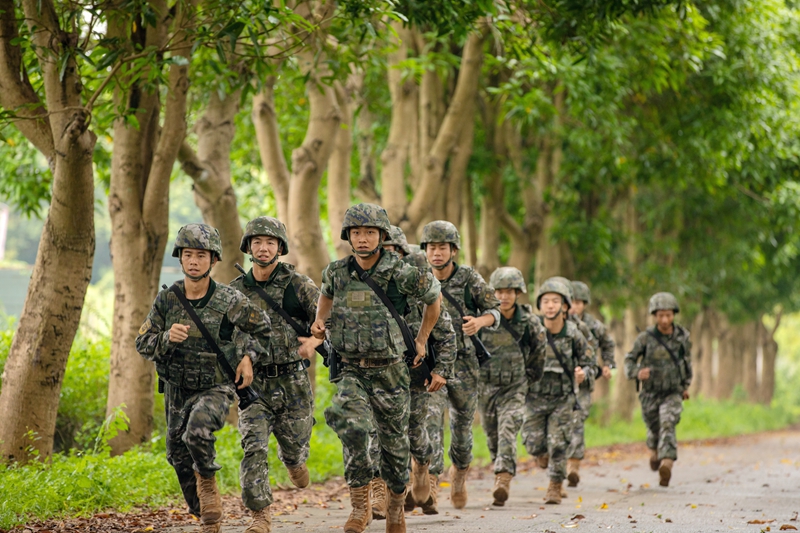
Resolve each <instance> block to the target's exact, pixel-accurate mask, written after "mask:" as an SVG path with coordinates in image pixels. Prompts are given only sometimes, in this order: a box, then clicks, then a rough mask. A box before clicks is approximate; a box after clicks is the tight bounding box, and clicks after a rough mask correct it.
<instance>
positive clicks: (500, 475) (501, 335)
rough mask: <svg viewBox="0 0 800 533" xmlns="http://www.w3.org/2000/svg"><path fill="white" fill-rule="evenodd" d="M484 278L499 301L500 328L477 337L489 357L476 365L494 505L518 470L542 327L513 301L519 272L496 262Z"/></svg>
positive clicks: (538, 372) (520, 283) (521, 285)
mask: <svg viewBox="0 0 800 533" xmlns="http://www.w3.org/2000/svg"><path fill="white" fill-rule="evenodd" d="M489 284H490V285H491V286H492V287H494V295H495V296H496V297H497V299H498V300H499V301H500V326H501V327H500V328H499V329H498V330H497V331H489V330H484V331H482V332H481V338H482V339H483V341H484V343H485V344H486V348H487V349H488V350H489V353H491V354H492V358H491V359H490V360H489V361H488V362H487V363H486V364H485V365H483V367H482V368H481V370H480V399H479V402H480V412H481V420H482V422H483V429H484V431H485V432H486V442H487V444H488V446H489V452H490V453H491V456H492V462H493V463H494V475H495V478H494V491H493V493H492V496H493V497H494V502H493V505H498V506H502V505H505V502H506V500H508V495H509V491H510V485H511V478H512V477H514V475H515V474H516V472H517V433H519V430H520V428H521V427H522V418H523V415H524V414H525V395H526V394H527V392H528V379H529V377H528V376H530V378H531V379H532V381H537V380H538V379H539V378H541V376H542V371H543V367H544V356H545V346H546V345H547V341H546V337H545V329H544V326H543V325H542V323H541V322H540V321H539V319H538V318H537V317H536V316H535V315H534V314H533V310H532V309H531V307H530V306H529V305H521V304H517V298H518V297H519V295H520V294H524V293H526V292H528V290H527V287H526V286H525V279H524V278H523V277H522V272H520V271H519V270H518V269H516V268H514V267H500V268H498V269H497V270H495V271H494V272H493V273H492V276H491V277H490V278H489Z"/></svg>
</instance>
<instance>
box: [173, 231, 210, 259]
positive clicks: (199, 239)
mask: <svg viewBox="0 0 800 533" xmlns="http://www.w3.org/2000/svg"><path fill="white" fill-rule="evenodd" d="M183 248H194V249H195V250H208V251H209V252H212V253H214V254H216V255H217V259H222V240H221V239H220V238H219V231H217V228H213V227H211V226H209V225H208V224H186V225H185V226H183V227H182V228H181V229H179V230H178V235H177V236H176V237H175V245H174V246H173V247H172V257H180V256H181V249H183Z"/></svg>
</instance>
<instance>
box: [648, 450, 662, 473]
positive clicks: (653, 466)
mask: <svg viewBox="0 0 800 533" xmlns="http://www.w3.org/2000/svg"><path fill="white" fill-rule="evenodd" d="M660 465H661V461H659V460H658V450H650V470H652V471H653V472H658V467H659V466H660Z"/></svg>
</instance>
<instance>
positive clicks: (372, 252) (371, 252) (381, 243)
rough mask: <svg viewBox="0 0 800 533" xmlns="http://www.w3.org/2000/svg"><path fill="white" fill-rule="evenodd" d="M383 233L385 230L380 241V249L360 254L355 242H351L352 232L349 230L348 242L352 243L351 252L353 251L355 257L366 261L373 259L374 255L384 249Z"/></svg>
mask: <svg viewBox="0 0 800 533" xmlns="http://www.w3.org/2000/svg"><path fill="white" fill-rule="evenodd" d="M383 233H384V232H383V230H381V238H380V241H378V247H377V248H375V249H374V250H370V251H368V252H359V251H358V250H356V249H355V247H354V246H353V241H351V240H350V231H349V230H348V232H347V242H349V243H350V250H352V251H353V255H357V256H358V257H361V258H363V259H366V258H367V257H372V256H373V255H375V254H377V253H378V252H380V251H381V250H382V249H383Z"/></svg>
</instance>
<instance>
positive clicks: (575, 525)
mask: <svg viewBox="0 0 800 533" xmlns="http://www.w3.org/2000/svg"><path fill="white" fill-rule="evenodd" d="M561 527H567V528H572V527H578V524H577V523H576V522H570V523H569V524H561Z"/></svg>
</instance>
